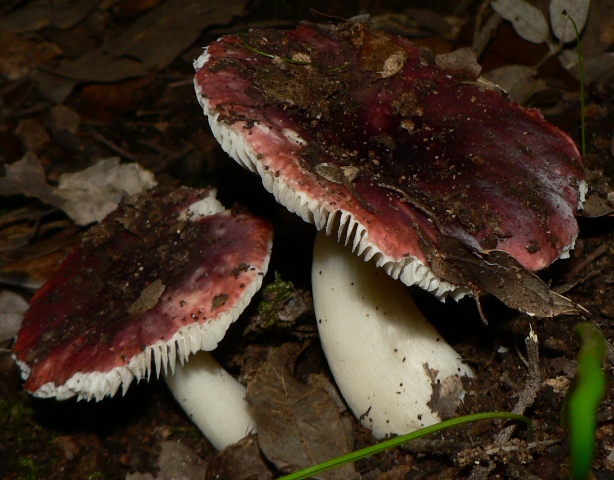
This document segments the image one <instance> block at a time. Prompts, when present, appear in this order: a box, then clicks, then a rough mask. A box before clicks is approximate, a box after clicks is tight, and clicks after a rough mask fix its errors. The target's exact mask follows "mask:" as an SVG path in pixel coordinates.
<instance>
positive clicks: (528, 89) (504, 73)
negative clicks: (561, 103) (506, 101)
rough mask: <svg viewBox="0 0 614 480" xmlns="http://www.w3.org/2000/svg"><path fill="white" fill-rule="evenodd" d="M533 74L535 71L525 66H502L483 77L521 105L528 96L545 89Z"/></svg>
mask: <svg viewBox="0 0 614 480" xmlns="http://www.w3.org/2000/svg"><path fill="white" fill-rule="evenodd" d="M535 74H536V72H535V69H533V68H531V67H527V66H525V65H504V66H503V67H499V68H495V69H494V70H491V71H489V72H487V73H485V74H484V77H485V78H486V79H487V80H490V81H491V82H493V83H495V84H497V85H498V86H500V87H501V88H502V89H503V90H505V91H506V92H507V93H508V95H509V97H510V99H511V100H513V101H515V102H517V103H520V104H522V103H524V101H525V100H526V98H527V97H528V96H529V95H531V94H532V93H534V92H536V91H538V90H541V89H542V88H543V87H545V82H544V81H543V80H540V79H537V77H536V76H535Z"/></svg>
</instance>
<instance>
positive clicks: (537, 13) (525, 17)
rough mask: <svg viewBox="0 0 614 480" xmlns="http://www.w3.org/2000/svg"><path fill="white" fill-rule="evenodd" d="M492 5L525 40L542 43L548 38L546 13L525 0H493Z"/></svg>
mask: <svg viewBox="0 0 614 480" xmlns="http://www.w3.org/2000/svg"><path fill="white" fill-rule="evenodd" d="M491 5H492V8H493V9H494V10H495V12H497V13H498V14H499V15H501V16H502V17H503V18H505V19H506V20H508V21H510V22H511V23H512V25H513V26H514V30H516V33H517V34H518V35H520V36H521V37H522V38H524V39H525V40H528V41H529V42H533V43H542V42H544V41H545V40H546V39H547V38H548V33H549V30H550V29H549V28H548V22H546V18H545V17H544V14H543V13H542V12H541V10H539V9H538V8H537V7H534V6H533V5H531V4H530V3H528V2H526V1H525V0H493V2H492V3H491Z"/></svg>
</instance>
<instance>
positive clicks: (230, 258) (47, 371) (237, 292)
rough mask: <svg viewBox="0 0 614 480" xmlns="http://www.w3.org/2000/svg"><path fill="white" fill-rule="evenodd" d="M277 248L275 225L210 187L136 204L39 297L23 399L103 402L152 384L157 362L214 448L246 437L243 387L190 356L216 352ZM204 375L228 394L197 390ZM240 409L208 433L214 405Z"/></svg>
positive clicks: (87, 241) (25, 344) (23, 343)
mask: <svg viewBox="0 0 614 480" xmlns="http://www.w3.org/2000/svg"><path fill="white" fill-rule="evenodd" d="M271 241H272V232H271V228H270V226H269V224H268V223H267V222H265V221H263V220H261V219H258V218H256V217H254V216H252V215H250V214H247V213H242V212H232V211H229V210H225V209H224V207H223V206H222V205H221V204H220V203H219V202H218V201H217V200H216V199H215V191H213V190H195V189H187V188H181V189H178V190H174V191H171V192H162V191H154V192H152V193H147V194H142V195H136V196H132V197H128V198H127V199H125V200H124V201H123V202H122V203H121V204H120V206H119V207H118V209H117V210H115V211H114V212H113V213H111V214H110V215H108V216H107V217H106V218H105V219H104V220H103V221H102V222H101V223H100V224H99V225H97V226H95V227H93V228H92V229H91V230H89V231H88V233H87V234H86V236H85V238H84V241H83V243H82V245H79V246H78V247H77V248H76V249H75V250H74V251H73V252H72V253H71V254H70V255H69V256H68V257H67V258H66V259H65V260H64V261H63V263H62V265H61V267H60V269H59V271H58V273H57V274H56V275H55V276H54V277H53V278H52V279H50V280H49V281H48V282H47V283H46V284H45V285H44V286H43V287H42V288H41V289H40V290H39V291H38V292H37V293H36V294H35V296H34V297H33V298H32V301H31V302H30V308H29V310H28V311H27V313H26V315H25V318H24V321H23V324H22V327H21V330H20V331H19V334H18V336H17V340H16V342H15V345H14V349H13V350H14V355H15V358H16V360H17V363H18V364H19V366H20V367H21V369H22V375H23V377H24V379H25V384H24V386H25V388H26V390H27V391H28V392H31V393H32V394H33V395H35V396H37V397H43V398H47V397H56V398H57V399H66V398H70V397H73V396H77V397H78V398H79V399H96V400H100V399H102V398H104V397H105V396H113V395H115V393H116V392H117V391H118V390H119V388H120V387H121V388H122V391H123V393H125V392H126V390H127V388H128V386H129V385H130V383H131V382H132V380H133V379H136V380H137V381H138V380H140V379H142V378H147V379H149V377H150V375H151V372H152V368H153V366H152V362H153V363H154V364H155V372H156V374H157V375H159V374H160V373H161V372H164V374H165V375H167V376H168V377H169V386H170V387H171V390H172V391H173V392H174V393H175V396H176V397H177V400H178V401H179V403H180V404H182V406H184V408H186V407H187V408H186V411H187V413H188V414H189V415H190V416H191V417H192V418H193V420H195V423H197V425H198V426H199V427H201V429H203V430H204V432H203V433H205V435H206V436H207V437H208V438H209V439H210V440H211V441H212V443H213V444H214V445H215V446H216V447H218V448H223V447H224V446H226V445H228V444H229V443H233V442H235V441H237V440H239V439H240V438H242V437H243V436H245V435H246V434H247V433H249V431H250V430H252V429H253V428H254V422H253V420H252V419H251V414H250V413H249V409H248V407H247V405H246V404H245V401H244V399H243V397H244V391H243V390H241V389H242V388H243V387H241V386H238V385H237V384H233V382H236V381H235V380H234V379H232V380H231V377H229V376H228V375H227V374H224V373H223V372H220V367H219V365H217V366H216V364H215V363H212V362H215V361H214V360H213V359H212V358H211V357H208V358H207V357H201V358H199V360H198V362H195V363H194V364H192V362H191V361H189V360H188V357H189V356H190V354H193V353H196V352H199V351H201V350H204V351H210V350H213V349H215V348H216V347H217V345H218V343H219V342H220V341H221V340H222V338H223V337H224V335H225V333H226V330H227V329H228V327H229V326H230V324H231V323H232V322H234V321H235V320H236V319H237V318H238V317H239V315H240V313H241V312H242V311H243V309H244V308H245V307H246V306H247V304H248V303H249V301H250V299H251V298H252V296H253V295H254V293H255V292H256V291H257V290H258V289H259V288H260V285H261V283H262V277H263V275H264V273H265V272H266V269H267V266H268V262H269V256H270V250H271ZM177 358H178V359H179V362H180V363H181V366H180V365H176V360H177ZM184 362H185V364H184ZM192 367H193V368H192ZM196 368H198V369H199V370H200V371H201V372H202V374H203V375H208V376H209V377H211V378H212V379H213V380H215V381H216V383H217V384H219V385H222V386H225V387H227V389H226V391H224V392H220V391H218V392H216V391H215V390H214V389H213V388H210V387H211V385H210V384H209V385H207V384H205V385H202V384H201V385H196V384H194V369H196ZM178 371H179V372H178ZM173 372H175V373H176V374H177V373H179V375H180V376H181V377H182V379H187V380H190V381H191V382H192V386H191V387H190V388H192V389H194V388H199V389H200V390H199V391H197V394H198V395H199V396H200V407H202V408H204V409H205V412H204V413H198V412H196V413H194V412H191V411H189V407H190V398H189V396H190V395H192V394H191V393H190V391H187V392H186V390H185V388H186V387H185V381H184V382H183V384H182V381H181V380H179V379H173V380H170V377H171V376H172V373H173ZM199 381H200V382H201V383H202V382H203V381H205V380H202V377H201V379H200V380H199ZM210 382H211V380H210ZM229 392H234V396H235V397H236V398H235V399H234V400H232V399H231V398H225V396H226V395H232V394H231V393H229ZM216 395H217V397H216ZM220 396H221V398H220ZM233 402H235V403H236V404H237V409H238V410H235V411H233V412H229V415H230V416H231V417H233V416H234V418H231V419H230V423H231V424H232V425H231V426H229V425H228V423H224V421H223V420H222V418H221V417H215V418H213V425H210V424H208V425H207V426H206V428H205V427H203V422H205V423H206V422H207V420H206V419H205V420H202V421H201V418H200V417H201V416H205V417H206V416H207V414H208V415H209V417H210V419H211V417H213V416H214V414H215V412H213V413H212V412H211V411H209V412H207V411H206V409H207V406H206V405H207V404H208V403H213V406H212V407H211V408H219V407H216V406H215V404H216V403H217V404H218V405H220V404H224V405H225V406H226V407H227V408H229V409H230V405H231V404H232V403H233ZM195 415H196V417H195ZM237 419H240V420H239V421H238V423H237ZM233 422H235V423H233ZM209 423H211V422H209Z"/></svg>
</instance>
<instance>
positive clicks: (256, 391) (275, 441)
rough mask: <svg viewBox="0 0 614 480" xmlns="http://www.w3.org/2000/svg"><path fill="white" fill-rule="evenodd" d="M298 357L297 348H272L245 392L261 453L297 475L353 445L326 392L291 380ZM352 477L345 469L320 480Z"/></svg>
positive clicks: (293, 379) (289, 346)
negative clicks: (254, 419) (296, 472)
mask: <svg viewBox="0 0 614 480" xmlns="http://www.w3.org/2000/svg"><path fill="white" fill-rule="evenodd" d="M300 353H301V347H300V346H299V345H297V344H291V343H287V344H284V345H282V346H281V347H279V348H277V349H276V350H274V351H273V353H271V355H270V356H269V358H268V359H267V361H266V363H265V364H264V365H263V367H262V368H261V369H260V371H259V372H258V373H257V374H256V376H255V377H254V379H253V380H252V382H250V384H249V385H248V387H247V397H246V398H247V401H248V402H249V403H250V405H251V406H252V408H253V409H254V413H255V416H256V423H257V424H258V441H259V443H260V448H261V450H262V452H263V453H264V455H265V456H266V457H267V458H268V459H269V460H270V461H271V462H273V463H274V464H275V465H276V466H277V467H278V468H280V469H282V470H291V471H294V470H298V469H300V468H305V467H308V466H311V465H314V464H316V463H319V462H322V461H324V460H328V459H330V458H333V457H336V456H339V455H342V454H345V453H348V452H349V451H350V450H351V448H352V447H353V443H354V441H353V438H350V437H349V436H348V433H347V432H346V429H345V428H344V426H343V422H342V419H341V414H340V412H339V408H338V407H337V405H336V403H335V402H334V401H333V400H332V398H331V397H330V395H329V394H328V393H327V392H326V390H325V389H323V388H321V387H318V386H313V385H305V384H303V383H301V382H299V381H298V380H296V379H295V378H294V377H293V376H292V372H291V370H292V365H293V364H294V362H295V361H296V358H297V357H298V355H299V354H300ZM353 472H354V469H353V467H352V465H345V466H343V467H341V468H338V469H335V470H331V471H329V472H325V473H323V474H321V475H320V478H326V479H331V480H334V479H335V480H336V479H339V480H342V479H347V478H351V477H352V474H353Z"/></svg>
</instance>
